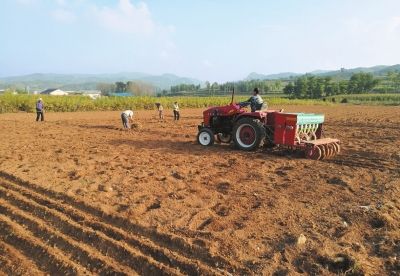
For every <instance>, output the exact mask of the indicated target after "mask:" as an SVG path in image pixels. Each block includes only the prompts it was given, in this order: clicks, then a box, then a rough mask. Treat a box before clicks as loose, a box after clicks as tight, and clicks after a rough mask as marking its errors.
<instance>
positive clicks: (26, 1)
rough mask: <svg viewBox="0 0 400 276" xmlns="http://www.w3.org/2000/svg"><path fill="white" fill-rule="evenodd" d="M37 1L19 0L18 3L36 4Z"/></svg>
mask: <svg viewBox="0 0 400 276" xmlns="http://www.w3.org/2000/svg"><path fill="white" fill-rule="evenodd" d="M36 2H37V0H17V3H18V4H22V5H30V4H35V3H36Z"/></svg>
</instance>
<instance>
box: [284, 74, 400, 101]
mask: <svg viewBox="0 0 400 276" xmlns="http://www.w3.org/2000/svg"><path fill="white" fill-rule="evenodd" d="M395 75H396V77H398V78H399V81H400V73H395ZM383 80H385V79H378V78H375V77H374V76H373V75H372V74H370V73H363V72H360V73H355V74H353V75H352V76H351V77H350V80H341V81H333V79H332V78H331V77H318V76H313V75H305V76H301V77H298V78H297V79H296V80H294V81H291V82H289V83H288V84H287V85H286V86H285V87H284V88H283V92H284V93H285V94H286V95H288V96H289V97H290V98H296V99H319V98H322V97H326V96H333V95H339V94H362V93H368V92H371V91H373V89H374V88H376V87H377V86H378V85H379V84H380V83H381V82H382V81H383ZM397 88H399V86H397ZM382 92H383V91H382Z"/></svg>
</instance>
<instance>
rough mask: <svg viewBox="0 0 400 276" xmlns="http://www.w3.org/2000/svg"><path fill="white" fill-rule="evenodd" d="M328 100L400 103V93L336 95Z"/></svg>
mask: <svg viewBox="0 0 400 276" xmlns="http://www.w3.org/2000/svg"><path fill="white" fill-rule="evenodd" d="M327 100H329V101H332V100H334V101H335V102H338V103H351V104H367V105H400V93H391V94H351V95H336V96H331V97H328V98H327Z"/></svg>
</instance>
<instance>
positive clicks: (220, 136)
mask: <svg viewBox="0 0 400 276" xmlns="http://www.w3.org/2000/svg"><path fill="white" fill-rule="evenodd" d="M215 137H216V138H217V141H218V142H220V143H226V144H229V143H230V142H231V141H232V135H230V134H226V133H217V135H216V136H215Z"/></svg>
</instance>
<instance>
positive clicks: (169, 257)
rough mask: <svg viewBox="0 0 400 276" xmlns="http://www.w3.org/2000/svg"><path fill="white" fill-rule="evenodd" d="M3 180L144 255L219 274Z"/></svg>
mask: <svg viewBox="0 0 400 276" xmlns="http://www.w3.org/2000/svg"><path fill="white" fill-rule="evenodd" d="M9 184H10V183H6V182H5V181H3V182H2V185H3V186H5V187H7V189H10V190H14V191H16V192H18V193H20V194H22V195H23V196H25V197H26V198H29V199H31V200H33V201H35V202H37V203H38V204H41V205H45V206H46V207H48V208H51V209H55V210H57V211H59V212H62V213H64V214H65V215H67V216H68V217H69V218H70V219H72V220H74V221H76V222H78V223H80V224H83V225H85V226H87V227H90V228H92V229H93V230H96V231H99V232H102V233H104V234H105V235H107V236H108V237H110V238H112V239H114V240H118V241H125V242H126V243H127V244H129V245H130V246H132V247H134V248H136V249H138V250H140V251H141V252H142V253H143V254H144V255H149V256H151V257H152V258H153V259H155V260H156V261H158V262H161V263H163V264H165V265H168V266H170V267H174V268H179V270H180V271H181V272H183V273H185V274H188V275H207V274H212V275H218V274H220V271H217V270H215V269H214V268H212V267H208V266H205V265H204V264H202V263H200V262H199V261H197V260H192V259H187V258H186V257H184V256H181V255H177V254H176V253H174V252H171V251H169V250H166V249H164V248H160V247H159V246H158V245H156V244H154V243H153V242H152V241H149V240H147V239H144V238H142V237H141V236H137V235H133V234H131V233H126V232H125V231H123V230H121V229H119V228H116V227H114V226H112V225H108V224H105V223H103V222H100V221H98V219H97V218H93V217H91V216H90V215H89V217H88V215H87V214H86V215H85V214H84V213H82V212H81V211H79V210H75V209H72V208H68V207H69V206H67V205H64V204H62V203H59V202H57V201H54V200H52V199H49V198H45V197H43V196H42V195H40V194H37V193H35V192H32V191H29V190H25V189H23V188H21V187H18V186H17V187H16V186H14V185H13V184H12V183H11V184H10V185H9Z"/></svg>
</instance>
